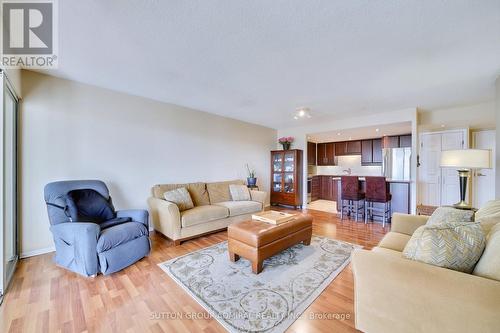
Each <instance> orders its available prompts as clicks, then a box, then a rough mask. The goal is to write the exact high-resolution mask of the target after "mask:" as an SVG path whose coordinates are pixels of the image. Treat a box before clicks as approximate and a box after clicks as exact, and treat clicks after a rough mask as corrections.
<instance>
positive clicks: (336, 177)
mask: <svg viewBox="0 0 500 333" xmlns="http://www.w3.org/2000/svg"><path fill="white" fill-rule="evenodd" d="M314 176H327V177H332V178H333V180H340V177H341V176H342V175H314ZM314 176H313V177H314ZM351 176H356V175H351ZM358 177H359V180H360V181H362V182H363V181H365V177H364V176H358ZM386 182H388V183H403V184H410V183H411V182H412V181H411V180H398V179H390V178H387V179H386Z"/></svg>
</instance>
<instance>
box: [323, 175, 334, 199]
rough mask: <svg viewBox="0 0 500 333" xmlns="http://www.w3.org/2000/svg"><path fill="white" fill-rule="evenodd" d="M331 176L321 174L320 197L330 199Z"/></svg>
mask: <svg viewBox="0 0 500 333" xmlns="http://www.w3.org/2000/svg"><path fill="white" fill-rule="evenodd" d="M331 179H332V177H331V176H321V199H323V200H332V181H331Z"/></svg>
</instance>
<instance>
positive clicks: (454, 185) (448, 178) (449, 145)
mask: <svg viewBox="0 0 500 333" xmlns="http://www.w3.org/2000/svg"><path fill="white" fill-rule="evenodd" d="M464 143H465V140H464V132H462V131H459V132H448V133H442V134H441V151H443V150H454V149H463V148H464ZM441 169H442V170H441V177H442V184H441V205H442V206H446V205H453V204H456V203H457V202H459V201H460V183H459V178H458V173H457V170H456V168H441ZM467 196H468V194H467Z"/></svg>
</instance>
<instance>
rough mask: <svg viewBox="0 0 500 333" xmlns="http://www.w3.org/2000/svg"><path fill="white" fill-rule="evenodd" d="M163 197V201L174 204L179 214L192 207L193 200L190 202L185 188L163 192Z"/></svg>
mask: <svg viewBox="0 0 500 333" xmlns="http://www.w3.org/2000/svg"><path fill="white" fill-rule="evenodd" d="M163 197H164V198H165V200H167V201H170V202H173V203H174V204H176V205H177V207H179V211H181V212H182V211H185V210H188V209H191V208H193V207H194V204H193V200H191V196H190V195H189V192H188V190H187V189H186V188H185V187H181V188H177V189H175V190H172V191H168V192H165V193H163Z"/></svg>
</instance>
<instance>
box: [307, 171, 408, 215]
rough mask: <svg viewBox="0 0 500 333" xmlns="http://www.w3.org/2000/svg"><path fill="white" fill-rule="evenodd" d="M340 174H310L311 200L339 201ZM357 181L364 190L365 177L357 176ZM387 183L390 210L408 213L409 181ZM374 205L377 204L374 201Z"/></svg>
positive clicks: (390, 181) (338, 209)
mask: <svg viewBox="0 0 500 333" xmlns="http://www.w3.org/2000/svg"><path fill="white" fill-rule="evenodd" d="M340 177H341V175H315V176H312V186H311V200H312V201H315V200H319V199H323V200H331V201H335V202H337V203H340V194H341V183H340V179H341V178H340ZM359 181H360V185H361V188H362V189H363V191H364V190H365V178H364V177H363V176H359ZM386 181H387V183H389V186H390V191H391V194H392V200H391V202H392V203H391V204H392V212H393V213H405V214H409V213H410V207H411V205H410V193H411V192H410V185H411V181H407V180H392V179H386ZM375 205H379V204H377V203H375ZM337 211H338V212H340V204H337Z"/></svg>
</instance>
